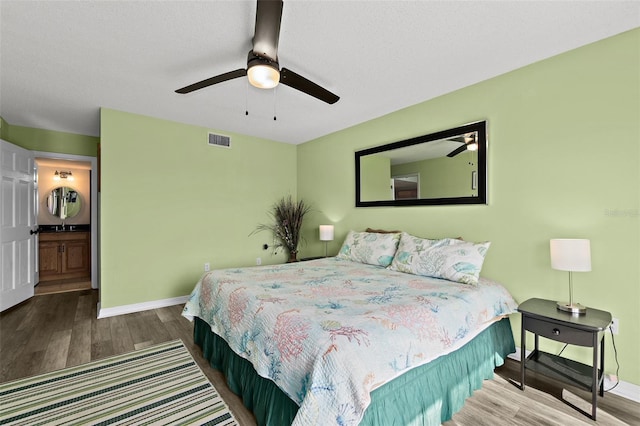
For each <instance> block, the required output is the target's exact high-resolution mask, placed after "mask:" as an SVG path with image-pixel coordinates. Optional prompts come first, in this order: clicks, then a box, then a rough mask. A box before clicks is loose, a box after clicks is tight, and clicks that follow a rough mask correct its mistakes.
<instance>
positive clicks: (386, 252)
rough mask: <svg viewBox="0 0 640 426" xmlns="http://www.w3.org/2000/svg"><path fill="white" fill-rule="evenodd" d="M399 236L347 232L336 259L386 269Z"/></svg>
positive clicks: (393, 253) (394, 251) (394, 252)
mask: <svg viewBox="0 0 640 426" xmlns="http://www.w3.org/2000/svg"><path fill="white" fill-rule="evenodd" d="M399 241H400V234H378V233H374V232H355V231H349V233H348V234H347V238H345V240H344V243H343V244H342V248H341V249H340V252H339V253H338V255H337V256H336V257H337V258H338V259H347V260H351V261H353V262H359V263H366V264H368V265H379V266H384V267H387V266H389V265H390V264H391V261H392V260H393V256H394V255H395V254H396V249H397V248H398V242H399Z"/></svg>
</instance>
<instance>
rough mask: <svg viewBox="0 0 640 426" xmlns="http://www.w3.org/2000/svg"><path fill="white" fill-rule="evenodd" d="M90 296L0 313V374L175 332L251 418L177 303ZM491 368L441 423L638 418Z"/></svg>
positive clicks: (41, 301) (515, 369)
mask: <svg viewBox="0 0 640 426" xmlns="http://www.w3.org/2000/svg"><path fill="white" fill-rule="evenodd" d="M97 299H98V296H97V291H95V290H83V291H76V292H66V293H59V294H47V295H41V296H36V297H34V298H32V299H31V300H29V301H27V302H25V303H23V304H21V305H19V306H17V307H14V308H12V309H10V310H8V311H7V312H4V313H2V314H0V382H6V381H10V380H14V379H18V378H21V377H27V376H32V375H35V374H40V373H44V372H47V371H52V370H57V369H60V368H65V367H70V366H73V365H78V364H82V363H85V362H89V361H92V360H96V359H99V358H104V357H107V356H111V355H115V354H119V353H125V352H129V351H133V350H136V349H140V348H143V347H146V346H150V345H154V344H157V343H161V342H165V341H168V340H172V339H178V338H179V339H182V341H183V342H184V343H185V346H186V347H187V348H188V349H189V351H190V352H191V354H192V355H193V357H194V359H195V360H196V361H197V362H198V364H199V365H200V367H201V369H202V370H203V371H204V373H205V374H206V376H207V377H208V378H209V380H211V382H212V383H213V385H214V386H215V387H216V389H217V390H218V392H220V395H221V396H222V398H223V399H224V400H225V401H226V402H227V404H228V405H229V407H230V408H231V410H232V411H233V413H234V415H235V416H236V418H237V419H238V422H239V423H240V424H241V425H243V426H244V425H246V426H254V425H255V424H256V423H255V420H254V418H253V416H252V414H251V413H250V412H249V411H248V410H246V409H245V408H244V406H243V405H242V402H241V400H240V399H239V398H238V397H237V396H236V395H234V394H233V393H231V392H230V391H229V389H228V387H227V386H226V384H225V382H224V377H223V376H222V374H221V373H219V372H218V371H216V370H213V369H212V368H210V367H209V366H208V365H207V362H206V361H205V360H204V359H203V357H202V353H201V351H200V349H199V348H198V347H197V346H195V345H194V344H193V343H192V342H193V338H192V333H193V325H192V324H191V323H190V322H189V321H187V320H186V319H184V318H183V317H182V316H181V315H180V314H181V312H182V306H172V307H167V308H162V309H154V310H150V311H145V312H139V313H134V314H128V315H121V316H117V317H110V318H103V319H96V305H97ZM497 373H498V374H496V375H495V377H494V379H493V380H487V381H485V383H484V385H483V387H482V389H480V390H478V391H476V392H475V393H474V395H473V396H472V397H471V398H469V399H468V400H467V402H466V404H465V406H464V407H463V409H462V410H461V411H460V412H458V413H457V414H456V415H455V416H454V418H453V419H452V420H450V421H448V422H446V423H445V425H446V426H463V425H465V426H466V425H473V426H478V425H492V426H496V425H625V424H626V425H640V404H638V403H635V402H632V401H629V400H627V399H624V398H621V397H619V396H617V395H613V394H606V395H605V397H604V398H601V399H600V400H599V402H598V407H599V408H598V421H597V422H595V421H592V420H590V419H589V418H587V417H585V416H584V415H582V414H580V413H579V412H577V411H575V410H573V409H572V408H571V407H569V406H568V405H567V404H565V403H563V402H562V401H561V400H560V399H559V398H560V397H561V396H564V398H565V399H567V400H570V401H571V402H572V403H574V404H575V405H578V406H580V407H581V408H583V409H585V410H587V409H588V407H589V402H588V401H590V397H589V395H588V394H587V393H585V392H581V391H578V390H575V389H569V388H567V389H564V390H563V387H562V386H561V385H559V384H557V383H554V382H551V381H549V380H547V379H546V378H544V377H543V376H536V375H535V374H533V373H532V374H528V375H527V385H528V386H527V388H526V390H525V391H524V392H522V391H521V390H520V389H519V388H517V387H516V386H514V385H513V384H512V383H510V381H509V380H510V379H513V380H517V379H518V377H519V364H518V363H517V362H515V361H513V360H508V361H507V363H506V364H505V365H504V366H503V367H500V368H499V369H498V370H497ZM536 388H537V389H536ZM538 389H543V390H545V391H546V392H542V391H540V390H538ZM547 392H548V393H547Z"/></svg>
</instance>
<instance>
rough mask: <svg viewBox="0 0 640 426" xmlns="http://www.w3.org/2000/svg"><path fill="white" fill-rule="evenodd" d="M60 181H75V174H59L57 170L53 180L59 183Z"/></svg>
mask: <svg viewBox="0 0 640 426" xmlns="http://www.w3.org/2000/svg"><path fill="white" fill-rule="evenodd" d="M60 179H66V180H68V181H72V180H73V173H71V172H59V171H57V170H56V172H55V173H54V174H53V180H55V181H59V180H60Z"/></svg>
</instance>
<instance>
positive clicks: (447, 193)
mask: <svg viewBox="0 0 640 426" xmlns="http://www.w3.org/2000/svg"><path fill="white" fill-rule="evenodd" d="M476 164H477V155H476V154H474V153H472V152H471V151H465V152H463V153H461V154H458V155H456V156H455V157H440V158H432V159H430V160H422V161H415V162H413V163H405V164H398V165H397V166H392V167H391V174H392V175H393V176H399V175H409V174H413V173H418V174H419V175H420V198H450V197H477V196H478V190H477V189H471V177H472V176H471V173H472V172H473V171H474V170H478V167H477V166H476Z"/></svg>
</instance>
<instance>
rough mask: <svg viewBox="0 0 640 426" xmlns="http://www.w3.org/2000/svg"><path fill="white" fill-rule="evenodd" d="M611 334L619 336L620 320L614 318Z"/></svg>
mask: <svg viewBox="0 0 640 426" xmlns="http://www.w3.org/2000/svg"><path fill="white" fill-rule="evenodd" d="M610 327H611V334H618V333H619V332H620V320H619V319H618V318H614V319H612V320H611V326H610Z"/></svg>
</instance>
